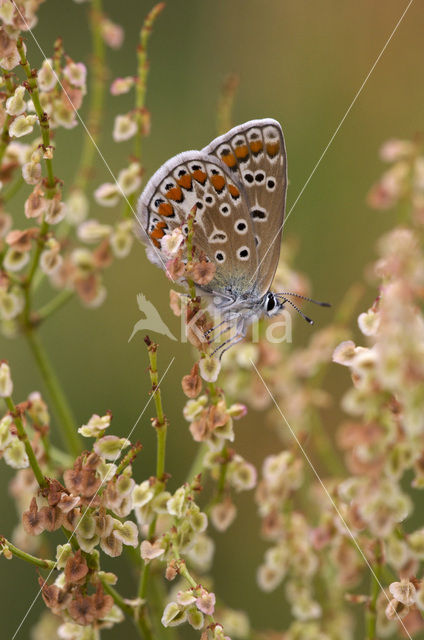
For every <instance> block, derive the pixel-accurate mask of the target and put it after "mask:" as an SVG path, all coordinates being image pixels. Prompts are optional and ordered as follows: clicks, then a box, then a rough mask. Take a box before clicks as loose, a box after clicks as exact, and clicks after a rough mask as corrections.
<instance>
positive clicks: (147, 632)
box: [99, 576, 153, 640]
mask: <svg viewBox="0 0 424 640" xmlns="http://www.w3.org/2000/svg"><path fill="white" fill-rule="evenodd" d="M99 578H100V582H101V583H102V585H103V589H104V590H105V592H106V593H108V594H109V595H110V596H112V598H113V601H114V603H115V604H116V606H117V607H119V608H120V609H121V611H122V613H124V614H125V615H126V616H128V617H129V618H131V620H132V621H133V622H134V624H135V627H136V629H137V631H138V632H139V634H140V635H141V637H143V638H144V639H145V640H153V635H152V632H151V629H150V627H149V625H148V624H147V622H146V620H144V619H143V618H141V617H140V616H139V614H138V613H137V611H136V609H135V608H134V607H132V606H131V605H129V604H128V603H127V602H125V600H124V598H123V597H122V596H121V594H120V593H118V591H116V589H114V588H113V587H112V586H111V585H110V584H109V583H108V582H107V581H106V580H105V579H104V578H103V577H102V576H99Z"/></svg>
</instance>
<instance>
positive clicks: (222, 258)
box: [215, 251, 225, 263]
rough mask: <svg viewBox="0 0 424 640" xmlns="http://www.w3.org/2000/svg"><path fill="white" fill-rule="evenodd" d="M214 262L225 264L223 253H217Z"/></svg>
mask: <svg viewBox="0 0 424 640" xmlns="http://www.w3.org/2000/svg"><path fill="white" fill-rule="evenodd" d="M215 260H216V261H217V262H221V263H222V262H225V253H224V252H223V251H217V252H216V253H215Z"/></svg>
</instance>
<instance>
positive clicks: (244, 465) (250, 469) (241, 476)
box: [228, 456, 257, 491]
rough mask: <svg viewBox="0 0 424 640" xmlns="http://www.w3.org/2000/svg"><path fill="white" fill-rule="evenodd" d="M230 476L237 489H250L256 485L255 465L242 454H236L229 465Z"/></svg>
mask: <svg viewBox="0 0 424 640" xmlns="http://www.w3.org/2000/svg"><path fill="white" fill-rule="evenodd" d="M228 476H229V480H230V482H231V484H232V485H233V487H234V488H235V489H236V491H248V490H249V489H253V488H254V487H255V486H256V479H257V472H256V469H255V467H254V466H253V464H250V463H249V462H246V460H243V459H242V458H241V457H240V456H235V457H234V459H233V461H232V462H230V464H229V465H228Z"/></svg>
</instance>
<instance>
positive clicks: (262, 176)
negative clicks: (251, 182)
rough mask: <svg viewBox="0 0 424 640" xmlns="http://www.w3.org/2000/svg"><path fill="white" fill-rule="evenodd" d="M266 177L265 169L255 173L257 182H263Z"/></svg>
mask: <svg viewBox="0 0 424 640" xmlns="http://www.w3.org/2000/svg"><path fill="white" fill-rule="evenodd" d="M264 179H265V174H264V172H263V171H257V172H256V173H255V181H256V182H263V181H264Z"/></svg>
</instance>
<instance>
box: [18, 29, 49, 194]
mask: <svg viewBox="0 0 424 640" xmlns="http://www.w3.org/2000/svg"><path fill="white" fill-rule="evenodd" d="M16 47H17V49H18V53H19V56H20V59H21V66H22V68H23V70H24V72H25V75H26V77H27V82H26V85H25V86H26V89H27V91H28V93H29V94H30V96H31V99H32V102H33V104H34V109H35V113H36V114H37V117H38V121H39V123H40V129H41V137H42V139H43V147H44V150H45V151H47V149H48V148H49V147H50V146H51V145H50V125H49V117H48V115H47V113H45V112H44V111H43V107H42V106H41V102H40V93H39V91H38V83H37V71H36V70H35V69H31V67H30V64H29V62H28V59H27V57H26V54H25V49H24V44H23V40H22V38H18V40H17V42H16ZM44 161H45V164H46V172H47V179H46V186H47V193H46V196H47V198H53V196H54V194H55V190H56V189H55V188H56V178H55V177H54V173H53V161H52V159H51V158H45V159H44Z"/></svg>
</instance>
